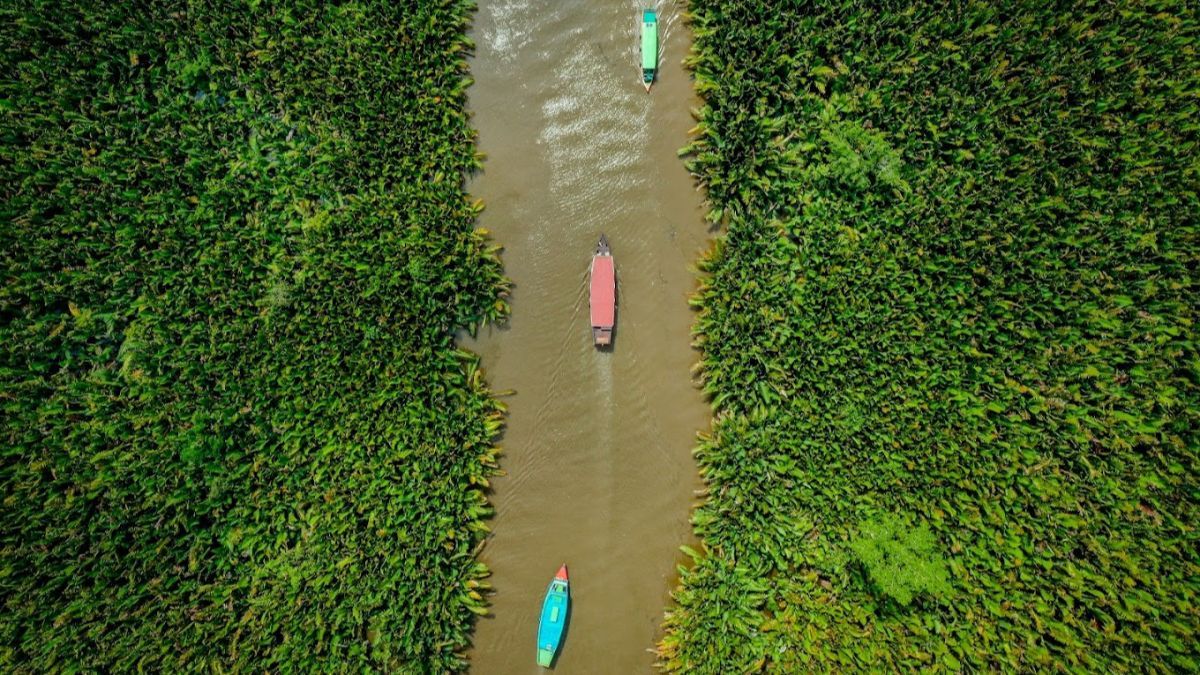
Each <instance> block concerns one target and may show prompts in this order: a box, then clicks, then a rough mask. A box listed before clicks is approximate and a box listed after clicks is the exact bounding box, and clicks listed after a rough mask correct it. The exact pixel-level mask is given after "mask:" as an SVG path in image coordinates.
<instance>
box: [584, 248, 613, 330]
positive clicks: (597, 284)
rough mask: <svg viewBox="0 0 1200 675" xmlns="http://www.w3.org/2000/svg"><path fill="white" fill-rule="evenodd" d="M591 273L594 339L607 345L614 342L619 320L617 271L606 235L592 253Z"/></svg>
mask: <svg viewBox="0 0 1200 675" xmlns="http://www.w3.org/2000/svg"><path fill="white" fill-rule="evenodd" d="M591 275H592V293H591V300H590V308H591V314H592V340H593V341H594V342H595V343H596V346H597V347H607V346H608V345H610V344H612V333H613V325H614V324H615V323H616V320H617V273H616V269H615V268H614V267H613V257H612V251H610V250H609V248H608V239H606V238H605V237H604V235H600V241H599V243H597V244H596V252H595V254H594V255H592V271H591Z"/></svg>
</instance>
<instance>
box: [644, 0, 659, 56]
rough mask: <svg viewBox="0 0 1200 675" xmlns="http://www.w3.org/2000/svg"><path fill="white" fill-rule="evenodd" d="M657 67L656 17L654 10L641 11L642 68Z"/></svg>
mask: <svg viewBox="0 0 1200 675" xmlns="http://www.w3.org/2000/svg"><path fill="white" fill-rule="evenodd" d="M657 68H658V19H657V18H656V17H655V15H654V10H652V9H648V10H646V11H645V12H643V13H642V70H655V69H657Z"/></svg>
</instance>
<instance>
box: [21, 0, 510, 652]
mask: <svg viewBox="0 0 1200 675" xmlns="http://www.w3.org/2000/svg"><path fill="white" fill-rule="evenodd" d="M471 9H472V7H471V4H470V3H469V2H465V1H462V0H447V1H438V2H433V1H429V2H426V1H423V0H422V1H416V2H400V3H392V2H376V1H373V0H365V1H360V2H346V3H324V2H319V1H317V0H288V1H286V2H262V3H259V2H229V3H226V2H186V3H185V2H176V1H171V0H168V1H166V2H153V3H119V2H100V1H93V2H70V3H60V2H36V3H16V2H8V3H4V5H3V8H0V45H2V46H0V49H2V50H3V68H2V70H3V75H0V89H2V92H0V106H2V114H3V117H2V118H0V119H2V122H0V125H2V126H0V135H2V137H3V143H2V146H0V153H2V156H0V190H2V191H3V202H2V205H0V211H2V212H0V223H2V225H0V256H3V258H2V260H3V262H2V271H3V286H2V289H0V318H2V320H0V343H2V344H3V349H2V350H0V410H2V413H0V416H2V417H3V420H4V422H3V426H2V429H0V434H2V436H0V444H2V448H0V453H2V457H3V461H2V465H0V466H2V475H0V484H2V486H3V500H4V501H3V508H2V509H0V547H2V556H0V596H2V598H3V601H2V602H3V614H2V616H0V670H4V671H6V672H12V671H25V672H58V671H76V670H83V671H92V672H95V671H100V672H113V671H115V672H130V671H133V670H135V669H138V668H141V667H146V668H149V669H151V670H154V671H161V672H183V671H210V670H211V671H215V672H223V671H227V670H231V669H237V670H254V671H256V672H265V671H277V672H312V671H314V670H337V671H350V670H355V671H360V670H363V669H367V668H371V669H378V670H386V671H397V670H401V671H403V670H422V671H444V670H448V669H453V668H457V667H460V666H461V663H462V659H461V656H459V654H458V653H459V652H460V651H461V650H462V648H463V647H464V646H465V644H466V642H467V633H468V631H469V629H470V624H471V620H472V618H473V616H474V614H473V612H481V611H483V609H482V604H483V603H482V601H481V599H480V596H479V593H478V591H476V590H474V589H476V588H477V587H478V586H479V584H480V581H479V578H480V577H481V576H482V575H483V574H484V573H485V572H486V570H485V569H484V568H483V567H482V565H480V564H479V563H478V562H477V561H476V559H475V552H476V551H475V549H476V547H477V545H478V544H479V543H480V541H481V538H482V533H483V532H484V530H485V529H486V528H485V526H484V525H483V523H482V522H481V518H483V517H485V516H486V515H487V513H488V509H487V506H486V503H485V498H484V495H483V494H482V492H481V489H480V487H479V486H485V485H486V484H487V477H488V476H489V475H492V474H494V472H495V468H494V466H495V464H494V454H495V450H494V448H492V446H491V441H492V439H493V437H494V435H495V433H496V430H497V427H498V426H499V424H500V420H499V415H500V412H501V411H500V408H499V404H498V403H497V402H496V401H494V400H493V399H492V398H491V397H490V396H489V393H488V391H487V390H486V389H485V387H484V385H483V383H482V381H481V378H480V376H479V372H478V371H477V370H476V367H475V365H476V364H475V361H474V359H473V358H472V357H471V356H469V355H467V354H464V353H462V352H459V351H457V350H456V349H455V348H454V346H453V343H452V341H451V333H452V330H453V329H455V328H456V327H469V326H473V325H475V324H476V323H477V322H479V321H481V320H491V319H494V318H496V317H498V316H499V315H501V314H503V313H504V312H505V311H506V305H505V303H504V300H503V297H504V292H505V284H506V282H505V281H504V279H503V277H502V276H501V268H500V265H499V262H498V259H497V258H496V256H495V255H494V253H493V252H492V251H491V250H489V248H488V245H487V243H486V242H485V241H484V239H483V237H482V236H481V234H479V233H477V232H475V231H474V230H473V223H474V221H475V215H476V213H477V211H478V207H477V206H475V205H473V204H471V203H470V202H468V201H467V200H466V199H465V197H464V194H463V189H462V178H463V174H464V172H466V171H470V170H472V169H473V168H475V167H477V166H478V159H477V157H476V154H475V148H474V134H473V132H472V130H471V129H470V127H469V124H468V120H467V118H466V115H465V113H464V111H463V106H464V88H465V87H466V86H467V85H468V83H469V82H468V80H467V78H466V76H465V68H466V66H465V61H464V55H465V53H466V52H467V51H468V50H469V49H470V43H469V41H468V40H467V38H466V37H465V28H466V23H467V21H468V20H469V16H470V11H471Z"/></svg>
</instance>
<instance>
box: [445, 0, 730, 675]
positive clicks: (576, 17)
mask: <svg viewBox="0 0 1200 675" xmlns="http://www.w3.org/2000/svg"><path fill="white" fill-rule="evenodd" d="M682 4H683V3H682V2H673V1H672V0H662V1H661V2H659V3H658V7H657V9H658V10H659V21H660V31H659V32H660V44H661V48H660V51H661V58H660V77H659V80H658V83H657V84H656V85H655V87H654V90H653V92H652V93H651V94H649V95H647V94H646V93H645V91H644V90H643V89H642V86H641V82H640V71H639V69H638V64H639V40H640V37H639V32H638V30H639V19H640V15H641V14H640V10H641V8H642V5H640V4H636V0H634V2H630V0H611V1H603V0H551V1H546V2H533V0H481V1H480V2H479V12H478V14H477V15H476V18H475V24H474V29H473V37H474V39H475V42H476V45H477V47H476V53H475V56H474V58H473V60H472V62H471V69H472V76H473V77H474V78H475V85H474V86H472V87H471V89H470V107H471V109H472V111H473V112H474V116H475V117H474V123H475V125H476V127H477V128H478V129H479V143H480V149H481V150H482V151H483V152H485V153H486V154H487V160H486V161H485V163H484V171H483V173H482V174H481V175H480V176H478V177H477V178H476V179H474V180H473V181H472V182H471V184H470V186H469V190H470V191H471V193H472V194H473V195H474V196H477V197H480V198H482V199H483V200H484V202H485V203H486V204H487V210H486V211H484V213H483V214H482V216H481V219H480V221H481V222H480V224H481V226H483V227H486V228H488V229H490V230H491V231H492V233H493V236H494V237H495V239H496V241H497V242H499V243H501V244H503V245H504V246H505V251H504V254H503V258H504V264H505V268H506V271H507V273H508V275H509V277H510V278H511V279H512V280H513V282H514V284H515V286H514V292H513V296H512V308H513V313H512V317H511V320H510V321H509V325H508V327H506V328H503V329H492V330H486V329H485V330H484V331H483V333H482V334H481V335H480V336H479V339H478V340H467V339H464V340H463V344H464V345H465V346H466V347H468V348H470V349H472V350H474V351H476V352H478V353H480V354H481V355H482V358H483V365H484V368H485V369H486V371H487V376H488V380H489V382H490V384H491V386H492V387H494V388H495V389H497V390H505V389H513V390H515V391H516V394H514V395H512V396H510V397H508V398H507V399H506V402H507V403H508V405H509V417H508V426H507V430H506V432H505V435H504V438H503V439H502V445H503V447H504V456H503V458H502V466H503V468H504V469H505V470H506V471H507V472H508V475H507V476H505V477H500V478H497V479H495V480H494V481H493V483H492V485H493V487H494V489H495V492H494V494H493V496H492V497H493V503H494V505H495V507H496V516H495V518H493V519H492V520H491V522H490V525H491V527H492V529H493V532H494V535H493V536H492V538H491V539H490V540H489V542H488V544H487V546H486V548H485V549H484V551H483V554H482V557H483V560H484V562H486V563H487V564H488V565H489V566H490V567H491V569H492V571H493V575H492V578H491V583H492V584H493V586H494V587H495V591H496V592H495V594H494V595H493V596H492V598H491V602H492V607H491V615H490V616H489V617H486V618H483V619H481V620H480V621H479V622H478V624H477V626H476V630H475V647H474V649H473V650H472V652H471V653H470V655H469V656H470V659H471V663H472V670H473V672H475V673H481V674H485V675H492V674H504V673H536V672H539V668H538V667H537V664H536V661H535V640H536V633H537V620H538V613H539V610H540V605H541V600H542V597H543V595H544V593H545V590H546V586H547V584H548V583H549V581H550V578H551V577H552V576H553V574H554V572H555V570H556V569H557V568H558V566H559V564H561V563H563V562H566V563H567V564H568V565H569V567H570V573H571V588H572V596H571V601H572V610H571V614H570V624H569V628H568V633H567V636H566V639H565V641H564V644H563V647H562V649H561V651H560V655H559V659H558V661H557V663H556V665H555V672H557V673H564V674H566V673H642V672H649V671H651V669H652V664H653V662H654V656H653V654H652V653H651V652H650V651H649V650H650V649H652V648H653V646H654V643H655V641H656V640H657V639H658V637H659V625H660V623H661V621H662V612H663V609H664V608H665V607H666V606H667V604H668V602H669V600H670V598H669V592H670V590H671V587H672V584H673V581H674V578H675V566H676V565H677V564H678V563H679V562H680V558H681V555H680V553H679V550H678V547H679V545H680V544H684V543H688V542H689V540H690V529H689V525H688V518H689V516H690V511H691V506H692V504H693V501H694V500H695V499H696V498H695V496H694V494H693V491H694V490H696V489H698V488H699V487H700V484H699V480H698V478H697V472H696V466H695V463H694V462H693V460H692V457H691V448H692V447H693V446H694V444H695V434H696V431H697V430H700V429H702V428H704V427H706V426H707V424H708V408H707V406H706V405H705V403H704V401H703V399H702V397H701V395H700V393H699V392H698V391H697V390H696V389H695V387H694V386H693V382H692V379H691V376H690V368H691V366H692V365H693V364H694V363H695V361H696V360H697V354H696V353H695V352H694V351H693V350H692V349H691V348H690V346H689V344H690V337H689V328H690V326H691V322H692V320H693V315H692V313H691V311H690V310H689V308H688V305H687V296H688V294H689V293H690V292H691V291H692V290H693V288H694V286H695V278H694V275H693V274H692V272H690V271H689V266H690V264H691V263H692V262H693V261H694V260H695V259H696V258H697V257H698V255H699V253H700V252H701V251H702V250H703V248H704V246H705V240H706V236H707V235H706V229H705V227H704V223H703V221H702V210H701V205H700V199H701V195H700V193H698V192H697V191H696V190H695V189H694V187H693V184H692V181H691V179H690V178H689V176H688V175H687V173H686V171H685V170H684V168H683V166H682V163H681V162H680V160H679V159H678V157H677V156H676V151H677V149H678V148H680V147H682V146H683V145H684V144H685V143H686V142H687V130H688V129H689V128H690V127H691V126H692V125H693V124H694V122H693V120H692V118H691V116H690V114H689V109H690V108H692V107H695V106H696V105H697V102H696V101H695V99H694V98H693V95H692V90H691V83H690V81H689V79H688V76H687V74H686V72H685V71H684V69H683V67H682V66H681V65H680V60H681V59H682V58H683V56H684V54H685V53H686V50H687V46H688V39H689V38H688V34H687V30H686V28H685V26H684V25H683V21H682V17H681V12H682ZM601 232H603V233H605V234H607V235H608V239H609V241H610V242H611V244H612V248H613V254H614V256H615V258H616V263H617V278H618V307H617V330H616V333H615V337H614V348H613V350H612V351H611V352H601V351H597V350H596V349H595V348H594V347H593V346H592V343H591V334H590V329H589V325H588V298H587V269H588V262H589V259H590V256H591V253H592V249H593V248H594V246H595V243H596V239H597V238H598V237H599V235H600V233H601Z"/></svg>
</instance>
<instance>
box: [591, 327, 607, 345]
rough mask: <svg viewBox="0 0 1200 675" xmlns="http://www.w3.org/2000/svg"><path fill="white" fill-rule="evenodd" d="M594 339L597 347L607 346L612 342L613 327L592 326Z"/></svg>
mask: <svg viewBox="0 0 1200 675" xmlns="http://www.w3.org/2000/svg"><path fill="white" fill-rule="evenodd" d="M592 339H593V341H595V343H596V346H597V347H607V346H609V345H611V344H612V328H611V327H610V328H601V327H599V326H592Z"/></svg>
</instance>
